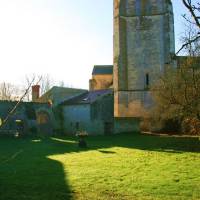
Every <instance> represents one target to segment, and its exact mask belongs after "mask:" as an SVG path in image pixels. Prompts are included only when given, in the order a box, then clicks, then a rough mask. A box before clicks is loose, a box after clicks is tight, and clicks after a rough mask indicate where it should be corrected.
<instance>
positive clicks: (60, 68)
mask: <svg viewBox="0 0 200 200" xmlns="http://www.w3.org/2000/svg"><path fill="white" fill-rule="evenodd" d="M172 2H173V4H174V15H175V17H174V18H175V31H176V32H175V33H176V47H177V48H178V47H179V46H180V44H179V38H180V36H181V33H182V32H183V31H184V20H183V18H182V17H181V14H183V13H185V9H184V7H183V5H182V3H181V0H172ZM112 6H113V0H73V1H72V0H0V69H1V73H0V80H1V81H0V82H2V81H6V82H11V83H15V84H22V83H23V79H24V76H25V75H26V74H27V75H29V74H32V73H36V74H49V75H50V76H51V77H52V78H53V79H54V80H55V82H60V81H64V82H65V84H66V85H67V86H73V87H78V88H88V79H89V78H90V77H91V71H92V68H93V65H94V64H112V54H113V52H112V49H113V46H112V43H113V42H112V38H113V27H112V26H113V22H112V12H113V11H112Z"/></svg>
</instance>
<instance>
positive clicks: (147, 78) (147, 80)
mask: <svg viewBox="0 0 200 200" xmlns="http://www.w3.org/2000/svg"><path fill="white" fill-rule="evenodd" d="M145 88H149V74H148V73H147V74H146V76H145Z"/></svg>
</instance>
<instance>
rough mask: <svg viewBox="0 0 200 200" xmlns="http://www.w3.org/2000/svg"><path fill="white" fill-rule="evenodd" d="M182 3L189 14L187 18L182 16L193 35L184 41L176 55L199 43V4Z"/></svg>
mask: <svg viewBox="0 0 200 200" xmlns="http://www.w3.org/2000/svg"><path fill="white" fill-rule="evenodd" d="M182 2H183V4H184V6H185V7H186V8H187V10H188V12H189V16H188V15H186V14H184V15H183V17H184V18H185V20H186V22H187V23H188V24H190V25H191V26H192V30H193V34H192V35H190V36H189V37H188V39H187V40H185V42H184V43H183V45H182V46H181V48H180V49H179V50H178V51H177V53H176V54H179V53H180V52H181V51H182V50H183V49H185V48H188V46H191V45H192V44H194V43H196V42H199V41H200V3H199V2H196V1H194V0H182ZM194 30H195V31H194ZM194 33H195V34H194Z"/></svg>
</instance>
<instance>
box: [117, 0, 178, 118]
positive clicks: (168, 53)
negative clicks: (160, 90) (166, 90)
mask: <svg viewBox="0 0 200 200" xmlns="http://www.w3.org/2000/svg"><path fill="white" fill-rule="evenodd" d="M174 53H175V41H174V20H173V8H172V3H171V1H170V0H114V74H113V79H114V80H113V81H114V84H113V85H114V116H115V117H119V118H126V117H128V118H129V117H142V116H143V115H145V110H146V109H145V107H148V106H150V105H151V97H150V94H149V91H148V89H149V86H150V85H151V84H152V83H153V82H154V81H156V78H157V76H158V75H159V74H161V73H162V72H163V71H164V69H165V68H166V67H167V66H173V65H175V63H174V61H173V60H172V57H173V55H174Z"/></svg>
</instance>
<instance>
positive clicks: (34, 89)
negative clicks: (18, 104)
mask: <svg viewBox="0 0 200 200" xmlns="http://www.w3.org/2000/svg"><path fill="white" fill-rule="evenodd" d="M39 97H40V86H39V85H33V86H32V101H33V102H35V101H37V99H38V98H39Z"/></svg>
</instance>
